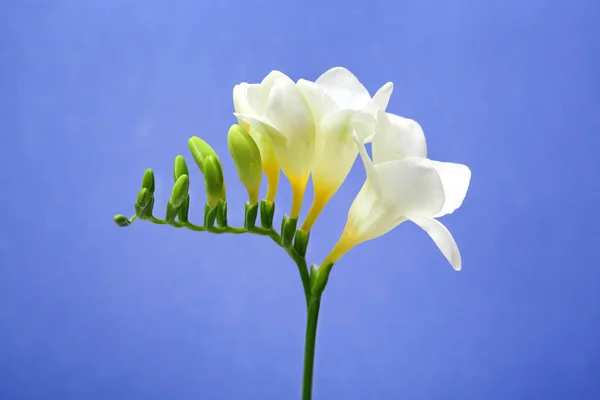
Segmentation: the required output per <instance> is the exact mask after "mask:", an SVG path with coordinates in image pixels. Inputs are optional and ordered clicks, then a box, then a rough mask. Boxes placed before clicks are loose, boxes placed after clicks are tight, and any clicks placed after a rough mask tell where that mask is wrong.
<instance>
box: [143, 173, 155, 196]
mask: <svg viewBox="0 0 600 400" xmlns="http://www.w3.org/2000/svg"><path fill="white" fill-rule="evenodd" d="M142 187H143V188H146V189H148V191H149V192H150V194H153V193H154V171H152V170H151V169H150V168H148V169H147V170H146V171H145V172H144V177H143V178H142Z"/></svg>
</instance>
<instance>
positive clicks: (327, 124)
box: [298, 67, 393, 232]
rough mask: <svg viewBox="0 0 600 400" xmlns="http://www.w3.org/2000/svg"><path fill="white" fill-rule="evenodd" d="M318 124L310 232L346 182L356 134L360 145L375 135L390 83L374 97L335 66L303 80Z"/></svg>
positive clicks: (308, 220) (302, 86)
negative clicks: (311, 79) (314, 76)
mask: <svg viewBox="0 0 600 400" xmlns="http://www.w3.org/2000/svg"><path fill="white" fill-rule="evenodd" d="M298 88H299V89H300V91H301V92H302V94H303V95H304V98H305V99H306V101H307V103H308V104H309V106H310V109H311V111H312V113H313V117H314V120H315V123H316V129H317V134H316V139H315V140H316V143H315V156H314V162H313V166H312V181H313V186H314V200H313V203H312V206H311V208H310V210H309V212H308V215H307V217H306V220H305V221H304V223H303V225H302V229H303V230H305V231H307V232H308V231H310V229H311V227H312V225H313V224H314V222H315V221H316V219H317V217H318V216H319V214H320V213H321V211H322V210H323V208H324V207H325V205H326V204H327V202H328V201H329V200H330V199H331V197H332V196H333V195H334V194H335V192H336V191H337V190H338V189H339V187H340V186H341V184H342V183H343V182H344V180H345V179H346V177H347V176H348V173H349V172H350V169H351V168H352V165H353V164H354V161H355V160H356V156H357V155H358V146H357V144H356V143H355V141H354V138H353V134H354V133H356V134H357V136H358V137H359V138H360V140H361V142H362V141H364V140H367V139H368V138H369V137H370V136H372V135H373V133H374V132H375V119H374V113H375V111H376V110H377V109H379V108H381V109H383V110H385V108H386V107H387V104H388V101H389V99H390V95H391V93H392V90H393V85H392V83H391V82H388V83H386V84H385V85H383V86H382V87H381V88H380V89H379V90H378V91H377V93H375V95H374V96H373V98H371V96H370V94H369V92H368V91H367V89H366V88H365V87H364V86H363V85H362V84H361V83H360V81H359V80H358V79H357V78H356V77H355V76H354V75H353V74H352V73H351V72H350V71H348V70H347V69H345V68H342V67H335V68H332V69H330V70H329V71H327V72H325V73H324V74H323V75H321V76H320V77H319V78H318V79H317V80H316V81H315V82H310V81H307V80H303V79H300V80H299V81H298Z"/></svg>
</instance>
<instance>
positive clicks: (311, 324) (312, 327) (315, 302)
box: [302, 295, 321, 400]
mask: <svg viewBox="0 0 600 400" xmlns="http://www.w3.org/2000/svg"><path fill="white" fill-rule="evenodd" d="M320 306H321V296H320V295H319V296H311V297H310V300H309V302H308V316H307V322H306V342H305V344H304V378H303V380H302V400H311V399H312V383H313V368H314V365H315V344H316V340H317V322H318V321H319V308H320Z"/></svg>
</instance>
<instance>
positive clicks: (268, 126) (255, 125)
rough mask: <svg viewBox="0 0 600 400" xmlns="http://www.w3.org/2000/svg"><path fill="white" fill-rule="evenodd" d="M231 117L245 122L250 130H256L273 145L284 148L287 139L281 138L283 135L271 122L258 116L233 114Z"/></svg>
mask: <svg viewBox="0 0 600 400" xmlns="http://www.w3.org/2000/svg"><path fill="white" fill-rule="evenodd" d="M233 115H235V116H236V118H237V119H238V120H239V121H242V122H245V123H247V124H249V125H250V126H251V129H256V130H257V131H258V132H260V133H263V134H265V135H267V136H268V137H269V138H270V139H271V141H272V142H273V144H276V145H277V146H280V147H281V146H286V145H287V138H286V137H285V136H283V134H282V133H281V132H280V131H279V130H278V129H277V127H275V126H274V125H273V123H272V122H271V121H269V120H268V119H267V118H265V117H261V116H259V115H249V114H238V113H234V114H233Z"/></svg>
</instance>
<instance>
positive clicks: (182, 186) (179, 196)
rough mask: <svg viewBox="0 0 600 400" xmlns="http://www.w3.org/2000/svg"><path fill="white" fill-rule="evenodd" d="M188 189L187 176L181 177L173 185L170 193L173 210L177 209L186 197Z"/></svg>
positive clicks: (188, 180)
mask: <svg viewBox="0 0 600 400" xmlns="http://www.w3.org/2000/svg"><path fill="white" fill-rule="evenodd" d="M189 188H190V179H189V178H188V176H187V175H181V176H180V177H179V178H178V179H177V181H176V182H175V184H174V185H173V192H172V193H171V203H173V206H174V207H175V208H179V206H181V204H183V201H184V200H185V198H186V197H187V195H188V190H189Z"/></svg>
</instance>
